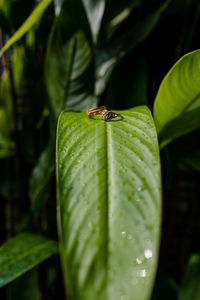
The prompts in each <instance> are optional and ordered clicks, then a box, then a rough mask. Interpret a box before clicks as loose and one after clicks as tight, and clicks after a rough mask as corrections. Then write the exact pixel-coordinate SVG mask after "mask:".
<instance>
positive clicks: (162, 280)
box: [151, 272, 178, 300]
mask: <svg viewBox="0 0 200 300" xmlns="http://www.w3.org/2000/svg"><path fill="white" fill-rule="evenodd" d="M163 291H164V293H163ZM177 297H178V286H177V284H176V282H175V281H174V280H173V279H172V278H171V277H170V276H169V275H168V274H166V273H163V272H158V274H157V278H156V282H155V286H154V291H153V295H152V298H151V300H161V299H162V300H169V299H170V300H177Z"/></svg>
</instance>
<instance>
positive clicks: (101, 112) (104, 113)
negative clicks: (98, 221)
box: [86, 106, 120, 121]
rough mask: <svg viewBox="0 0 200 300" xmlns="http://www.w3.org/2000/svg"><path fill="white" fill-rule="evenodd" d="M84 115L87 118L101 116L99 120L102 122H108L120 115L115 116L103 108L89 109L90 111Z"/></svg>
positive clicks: (115, 114)
mask: <svg viewBox="0 0 200 300" xmlns="http://www.w3.org/2000/svg"><path fill="white" fill-rule="evenodd" d="M86 113H87V115H88V117H93V116H96V115H101V119H102V120H104V121H108V120H110V119H114V118H117V117H120V114H117V113H114V112H112V111H109V110H107V109H106V107H105V106H99V107H95V108H91V109H89V110H87V112H86Z"/></svg>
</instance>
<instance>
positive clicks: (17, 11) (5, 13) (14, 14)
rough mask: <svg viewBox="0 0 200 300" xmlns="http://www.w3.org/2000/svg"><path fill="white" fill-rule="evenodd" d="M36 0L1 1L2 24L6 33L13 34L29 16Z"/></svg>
mask: <svg viewBox="0 0 200 300" xmlns="http://www.w3.org/2000/svg"><path fill="white" fill-rule="evenodd" d="M34 5H35V0H29V1H27V0H15V1H10V0H2V1H1V2H0V26H1V28H2V29H3V31H4V33H5V32H6V33H8V34H11V33H12V32H13V30H16V28H18V27H19V26H20V25H21V24H22V23H23V22H24V21H25V20H26V18H27V17H28V16H29V14H30V13H31V11H32V9H33V8H34Z"/></svg>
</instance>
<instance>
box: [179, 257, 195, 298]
mask: <svg viewBox="0 0 200 300" xmlns="http://www.w3.org/2000/svg"><path fill="white" fill-rule="evenodd" d="M199 299H200V255H199V254H196V255H193V256H191V258H190V260H189V263H188V266H187V268H186V272H185V274H184V278H183V283H182V287H181V290H180V294H179V297H178V300H199Z"/></svg>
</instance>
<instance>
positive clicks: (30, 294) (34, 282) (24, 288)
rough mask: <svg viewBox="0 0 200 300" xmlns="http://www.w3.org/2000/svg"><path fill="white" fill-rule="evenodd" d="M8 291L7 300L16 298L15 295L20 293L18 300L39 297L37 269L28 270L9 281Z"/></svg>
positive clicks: (34, 299)
mask: <svg viewBox="0 0 200 300" xmlns="http://www.w3.org/2000/svg"><path fill="white" fill-rule="evenodd" d="M8 291H9V300H16V295H20V300H27V299H28V300H39V299H41V293H40V286H39V276H38V272H37V269H36V268H34V269H32V270H30V271H29V272H27V273H25V274H23V275H22V276H21V277H19V278H17V279H16V280H14V281H13V282H12V283H10V284H9V287H8Z"/></svg>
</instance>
